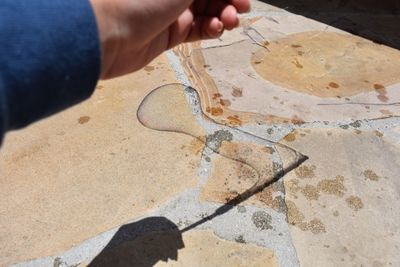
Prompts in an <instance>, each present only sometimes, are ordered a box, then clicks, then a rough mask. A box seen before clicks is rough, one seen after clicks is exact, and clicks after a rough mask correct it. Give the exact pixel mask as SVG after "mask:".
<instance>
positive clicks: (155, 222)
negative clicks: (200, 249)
mask: <svg viewBox="0 0 400 267" xmlns="http://www.w3.org/2000/svg"><path fill="white" fill-rule="evenodd" d="M184 247H185V246H184V243H183V240H182V234H181V232H180V231H179V229H178V227H177V225H175V224H174V223H173V222H171V221H170V220H168V219H167V218H165V217H149V218H145V219H143V220H140V221H137V222H134V223H130V224H126V225H124V226H122V227H121V228H120V229H119V230H118V231H117V233H116V234H115V235H114V237H113V238H112V239H111V240H110V242H109V243H108V244H107V246H106V247H105V248H104V249H103V251H102V252H100V253H99V255H97V256H96V257H95V258H94V259H93V261H92V262H91V263H90V264H89V265H88V266H90V267H97V266H101V267H103V266H104V267H109V266H116V267H128V266H129V267H131V266H138V267H150V266H154V265H155V264H156V263H157V262H159V261H164V262H167V261H168V260H175V261H176V260H177V259H178V250H179V249H182V248H184Z"/></svg>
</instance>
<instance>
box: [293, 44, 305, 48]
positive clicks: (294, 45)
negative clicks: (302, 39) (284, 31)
mask: <svg viewBox="0 0 400 267" xmlns="http://www.w3.org/2000/svg"><path fill="white" fill-rule="evenodd" d="M291 47H293V48H300V47H303V46H301V45H298V44H292V45H291Z"/></svg>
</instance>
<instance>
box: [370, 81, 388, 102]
mask: <svg viewBox="0 0 400 267" xmlns="http://www.w3.org/2000/svg"><path fill="white" fill-rule="evenodd" d="M374 89H375V91H376V92H377V93H378V99H379V100H380V101H381V102H384V103H386V102H388V101H389V98H388V97H387V91H386V87H385V86H383V85H382V84H374Z"/></svg>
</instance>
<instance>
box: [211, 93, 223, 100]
mask: <svg viewBox="0 0 400 267" xmlns="http://www.w3.org/2000/svg"><path fill="white" fill-rule="evenodd" d="M221 96H222V95H221V94H220V93H215V94H214V95H213V97H212V99H214V100H215V99H217V98H220V97H221Z"/></svg>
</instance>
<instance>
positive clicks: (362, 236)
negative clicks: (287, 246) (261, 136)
mask: <svg viewBox="0 0 400 267" xmlns="http://www.w3.org/2000/svg"><path fill="white" fill-rule="evenodd" d="M292 135H294V136H295V137H294V138H293V137H291V138H287V140H286V141H285V142H286V143H287V144H290V145H291V146H293V147H294V148H296V149H298V150H299V151H302V152H303V153H305V154H306V155H308V156H309V157H310V158H309V160H308V161H307V162H306V164H304V165H302V166H300V167H299V168H298V169H296V171H295V172H293V173H290V174H288V175H287V176H286V177H285V178H284V184H285V189H286V196H285V201H286V204H287V208H288V221H289V223H290V225H291V232H292V238H293V242H294V245H295V247H296V250H297V253H298V256H299V261H300V264H301V265H302V266H361V265H362V266H397V265H399V264H400V258H399V256H398V250H399V246H400V233H399V225H398V220H399V216H400V213H399V208H400V206H399V205H400V204H399V203H400V202H399V200H400V189H399V188H400V181H399V179H398V174H399V173H400V154H399V151H400V150H399V147H398V145H394V144H392V143H391V142H390V141H389V140H386V139H385V138H382V136H377V135H376V133H374V132H360V133H358V134H357V133H354V132H352V131H345V130H333V129H312V130H298V131H296V132H295V133H292Z"/></svg>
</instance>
